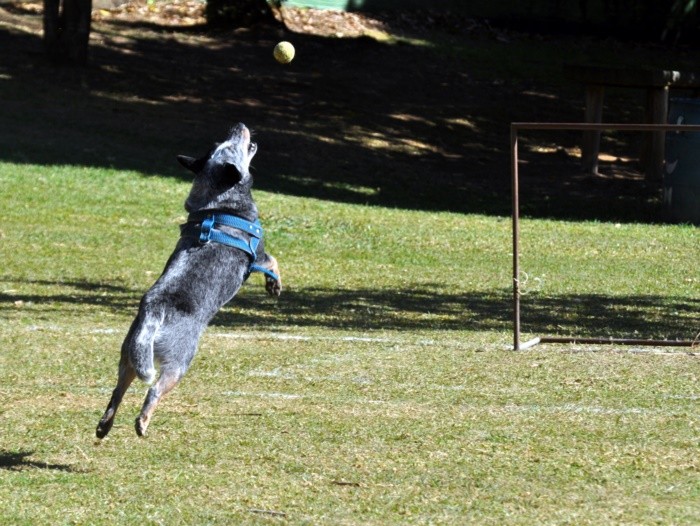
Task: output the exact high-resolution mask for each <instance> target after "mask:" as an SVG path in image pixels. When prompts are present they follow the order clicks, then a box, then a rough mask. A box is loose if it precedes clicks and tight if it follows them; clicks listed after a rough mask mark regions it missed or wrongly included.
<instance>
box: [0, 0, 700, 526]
mask: <svg viewBox="0 0 700 526" xmlns="http://www.w3.org/2000/svg"><path fill="white" fill-rule="evenodd" d="M147 4H148V5H146V3H145V2H142V5H141V8H140V11H139V10H138V9H136V10H132V9H131V8H127V9H125V10H123V11H122V14H121V15H114V14H110V12H109V11H104V10H101V11H100V12H97V13H96V14H95V18H94V20H93V22H94V24H93V31H92V41H91V53H92V54H91V64H90V66H89V67H88V68H85V69H77V68H56V67H51V66H49V65H48V64H46V63H45V62H44V61H43V59H42V45H41V44H42V43H41V38H40V36H41V28H42V19H41V9H42V8H41V5H40V4H36V3H22V4H10V5H3V6H0V49H3V51H4V50H6V49H7V50H8V51H7V52H5V53H0V99H1V100H2V101H3V103H2V105H1V106H2V110H0V209H1V210H2V213H1V214H0V257H1V260H0V261H1V264H0V349H1V350H0V525H5V524H8V525H10V524H11V525H32V526H35V525H44V524H45V525H52V526H53V525H56V524H80V525H93V524H100V525H101V524H104V525H114V524H118V525H122V524H125V525H131V524H134V525H136V524H138V525H144V524H146V525H157V524H163V525H174V524H187V525H200V524H221V525H238V524H290V525H304V524H309V525H326V524H329V525H358V526H359V525H363V526H364V525H378V526H379V525H381V526H385V525H405V524H419V525H423V524H426V525H427V524H430V525H433V524H435V525H437V524H445V525H455V524H459V525H462V524H475V525H487V526H488V525H494V526H501V525H509V526H518V525H527V526H531V525H572V526H573V525H576V526H582V525H664V526H665V525H682V526H686V525H687V526H691V525H692V526H695V525H697V524H700V505H699V503H700V460H699V457H698V448H699V447H700V406H699V401H700V388H699V387H698V377H700V362H698V359H699V357H698V355H699V353H698V349H697V348H695V349H687V348H685V349H674V348H664V349H654V348H635V347H626V348H623V347H609V346H608V347H606V346H568V345H567V346H555V345H540V346H536V347H534V348H532V349H529V350H528V351H525V352H520V353H515V352H512V351H509V347H510V345H511V344H512V335H511V303H510V301H511V253H510V252H511V224H510V218H509V217H508V212H509V203H510V201H509V195H508V193H509V186H508V166H509V157H508V155H509V154H508V151H509V150H508V125H509V123H510V122H513V121H530V120H538V121H540V120H549V121H552V122H556V121H575V120H577V119H580V117H581V115H582V110H583V109H582V104H583V90H582V87H581V86H580V85H577V84H574V83H572V82H571V80H570V79H567V78H566V77H565V74H564V72H563V71H564V70H563V68H562V66H563V65H564V64H566V63H568V62H571V61H576V62H589V61H593V60H595V61H600V62H602V63H604V64H608V65H615V66H616V67H619V66H621V65H631V66H634V65H635V64H639V63H640V62H643V63H645V64H647V65H649V64H655V65H660V66H663V67H666V68H671V67H676V65H678V66H677V67H678V68H679V69H692V67H695V66H694V65H695V64H696V63H697V50H692V49H689V48H688V49H686V48H675V49H669V48H665V47H663V46H655V45H642V44H635V43H630V42H627V43H625V42H618V41H613V40H612V39H600V38H597V37H586V38H584V37H581V38H579V37H576V38H573V37H567V36H564V35H560V36H557V35H528V34H525V33H519V32H515V31H503V30H500V29H499V30H495V29H494V28H492V27H491V26H490V25H489V24H488V23H481V22H480V23H478V24H476V25H473V24H469V23H465V24H463V27H462V28H461V29H460V28H459V27H455V28H452V27H449V28H447V29H449V31H443V30H441V29H440V28H439V27H435V26H432V29H431V24H428V23H427V22H428V21H426V24H425V26H426V27H425V28H424V29H426V31H422V29H423V25H424V24H423V22H421V23H419V24H412V23H411V21H410V18H409V19H408V20H404V23H399V24H398V26H397V27H396V28H395V29H396V30H397V31H399V32H401V31H404V30H405V31H407V33H406V34H405V35H404V37H402V38H394V37H393V36H392V37H391V38H388V39H384V40H383V41H382V40H381V39H380V40H379V41H378V40H377V39H376V38H375V37H371V35H370V37H371V38H370V37H368V36H365V37H363V38H337V37H336V35H337V34H338V31H336V30H335V29H334V27H335V26H334V25H333V24H335V22H333V24H329V26H328V27H327V30H328V31H327V32H326V35H325V36H319V35H313V34H304V33H303V32H298V33H294V32H292V31H286V30H284V29H282V28H267V29H261V30H260V31H258V30H255V31H248V30H237V31H221V32H216V31H215V32H207V31H203V30H202V28H201V27H199V28H198V27H192V26H191V22H182V25H178V23H177V17H176V18H175V19H173V20H171V15H170V14H168V13H172V11H171V10H169V9H165V7H164V8H163V10H162V16H160V17H156V18H154V17H151V16H149V15H148V13H151V12H155V11H157V10H158V8H159V7H158V6H163V5H164V4H163V3H161V2H155V3H154V2H148V3H147ZM179 4H180V5H181V7H187V6H189V7H193V6H194V7H196V5H197V4H196V3H193V2H180V3H179ZM166 7H168V6H166ZM189 7H188V8H189ZM139 12H140V13H142V15H143V13H146V14H145V15H143V16H141V15H138V13H139ZM120 16H124V17H125V18H119V17H120ZM314 16H316V17H317V15H314ZM139 17H141V18H139ZM400 18H403V17H397V20H396V22H400V20H399V19H400ZM334 20H335V18H334ZM350 25H352V24H350ZM413 25H415V29H417V30H420V31H418V34H417V35H413V32H412V31H409V30H411V26H413ZM402 28H403V30H402ZM388 30H392V31H393V29H392V28H391V27H389V29H388ZM453 30H454V31H457V33H456V34H453ZM431 32H432V33H435V34H429V33H431ZM412 35H413V36H415V37H416V38H408V37H411V36H412ZM283 38H285V39H289V40H290V41H293V42H294V44H295V47H296V48H297V57H296V58H295V61H294V62H293V63H292V64H290V65H289V66H285V67H282V66H280V65H279V64H277V63H275V62H274V60H273V59H272V56H271V52H272V47H273V46H274V44H275V43H276V42H277V41H279V40H281V39H283ZM424 44H425V45H424ZM631 91H632V90H610V93H609V94H608V95H609V96H608V97H607V98H606V113H605V119H606V120H608V121H609V122H616V121H625V122H635V121H638V120H639V118H641V117H640V116H642V115H643V106H644V101H645V99H644V96H643V94H642V93H641V90H639V93H636V94H632V93H631ZM635 97H636V98H635ZM236 120H242V121H243V122H245V123H246V124H247V125H249V126H250V127H251V128H252V129H253V130H255V132H256V133H257V135H256V140H257V141H258V143H259V145H260V152H259V154H258V155H257V156H256V158H255V161H254V163H253V164H254V166H255V171H254V172H253V174H254V176H255V177H256V188H257V190H256V191H255V196H256V199H257V202H258V205H259V208H260V210H261V219H262V222H263V225H264V227H265V230H266V246H267V248H268V249H269V251H270V252H271V253H272V254H273V255H274V256H275V257H277V259H278V260H279V262H280V267H281V272H282V278H283V282H284V290H283V292H282V296H281V297H280V298H279V300H273V299H270V298H269V297H267V295H266V294H265V291H264V288H263V282H262V281H263V280H262V278H261V276H259V275H253V276H252V277H251V278H250V281H249V283H248V284H247V285H246V286H245V287H244V288H243V290H242V291H241V292H240V294H239V295H238V296H237V297H236V298H235V299H234V300H233V301H232V302H231V304H230V305H227V306H226V307H225V308H224V309H222V311H221V312H220V313H219V314H218V315H217V316H216V317H215V319H214V320H213V322H212V324H211V326H210V327H209V329H208V330H207V331H206V333H205V334H204V336H203V338H202V341H201V345H200V349H199V353H198V355H197V357H196V358H195V360H194V362H193V365H192V367H191V368H190V370H189V372H188V374H187V376H186V377H185V378H184V380H183V381H182V382H181V384H180V385H179V386H178V388H177V389H175V390H174V391H173V392H172V393H171V394H170V395H169V396H168V397H166V398H165V399H164V400H163V402H162V403H161V405H160V406H159V408H158V410H157V411H156V413H155V415H154V418H153V421H152V422H151V425H150V427H149V430H148V436H147V437H146V438H144V439H140V438H138V437H137V436H136V434H135V432H134V426H133V422H134V419H135V417H136V416H137V413H138V411H139V408H140V406H141V403H142V401H143V398H144V395H145V391H146V388H145V386H144V385H141V384H138V383H135V384H134V385H133V387H132V388H131V390H130V391H129V392H128V393H127V395H126V397H125V400H124V403H123V404H122V406H121V408H120V411H119V414H118V415H117V419H116V423H115V426H114V428H113V429H112V431H111V433H110V435H109V437H108V438H107V439H106V440H104V441H102V442H98V441H97V440H96V439H95V427H96V425H97V422H98V420H99V418H100V417H101V415H102V413H103V411H104V408H105V406H106V404H107V402H108V399H109V397H110V394H111V391H112V389H113V388H114V385H115V382H116V374H117V361H118V357H119V348H120V345H121V342H122V339H123V338H124V336H125V334H126V332H127V329H128V327H129V324H130V323H131V321H132V319H133V317H134V315H135V313H136V309H137V306H138V302H139V300H140V298H141V295H142V294H143V293H144V292H145V291H146V290H147V289H148V287H150V286H151V284H152V283H153V282H154V281H155V279H156V278H157V277H158V276H159V274H160V272H161V271H162V268H163V266H164V264H165V261H166V259H167V257H168V256H169V255H170V252H171V250H172V248H173V247H174V245H175V242H176V238H177V236H178V225H179V224H180V223H182V222H183V221H184V219H185V213H184V210H183V207H182V203H183V202H184V199H185V197H186V194H187V192H188V191H189V184H190V183H189V181H187V180H186V179H183V178H181V177H182V176H184V172H183V171H176V166H177V163H175V161H174V156H175V155H176V154H179V153H183V154H190V155H196V154H198V153H201V152H200V151H199V149H200V147H206V146H207V145H208V144H210V143H211V142H213V141H214V140H216V139H217V137H218V136H219V134H220V133H222V132H223V131H224V130H225V129H226V127H227V126H229V125H230V124H232V123H233V122H236ZM579 140H580V137H579V135H578V134H577V135H574V134H552V135H551V136H550V135H547V136H546V137H544V136H540V135H536V134H532V136H530V135H528V137H527V138H524V139H523V141H522V144H523V159H524V161H526V162H524V164H523V173H524V175H523V178H524V179H523V183H524V184H523V196H522V201H523V215H524V219H523V223H522V261H521V263H522V270H523V275H522V276H521V281H522V283H523V291H524V293H525V295H524V296H523V300H522V322H523V331H524V334H523V339H525V338H529V337H530V336H541V335H561V336H571V335H575V336H616V337H640V338H641V337H643V338H655V339H663V338H666V339H673V338H682V339H691V340H692V339H694V338H696V337H697V335H698V333H699V332H700V274H699V273H698V263H697V262H698V261H700V230H699V229H698V227H691V226H684V225H667V224H659V223H655V221H657V220H658V219H657V218H658V208H659V205H660V195H661V193H660V191H659V188H657V187H656V186H655V183H649V182H647V181H644V179H643V177H641V175H640V174H639V173H638V172H637V171H636V168H635V166H636V165H635V162H636V155H637V154H638V137H633V138H630V137H628V136H627V135H622V134H612V135H606V136H604V137H603V142H602V146H601V152H602V153H604V154H606V159H608V160H607V161H605V163H601V165H602V166H603V168H604V175H605V176H604V177H584V176H580V174H579V165H580V162H579V158H578V153H577V152H578V142H579ZM611 159H612V160H611ZM688 350H690V351H692V352H687V351H688Z"/></svg>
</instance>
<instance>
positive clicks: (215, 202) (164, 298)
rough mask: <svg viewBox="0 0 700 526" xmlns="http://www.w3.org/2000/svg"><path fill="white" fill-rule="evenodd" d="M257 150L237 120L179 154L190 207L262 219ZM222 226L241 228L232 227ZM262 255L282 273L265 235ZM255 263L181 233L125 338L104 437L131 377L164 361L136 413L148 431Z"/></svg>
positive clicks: (276, 287) (268, 284)
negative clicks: (204, 151) (187, 173)
mask: <svg viewBox="0 0 700 526" xmlns="http://www.w3.org/2000/svg"><path fill="white" fill-rule="evenodd" d="M256 151H257V145H256V144H255V143H253V142H251V140H250V132H249V131H248V128H246V127H245V125H243V124H238V125H236V126H234V127H233V129H232V130H231V134H230V136H229V137H228V138H227V139H226V141H225V142H223V143H221V144H219V145H218V146H217V147H216V148H215V149H213V150H212V151H211V152H210V153H209V154H208V155H207V156H205V157H203V158H200V159H195V158H192V157H187V156H182V155H181V156H178V161H179V162H180V163H181V164H182V165H183V166H185V167H186V168H187V169H189V170H191V171H192V172H194V173H195V180H194V183H193V185H192V190H191V191H190V194H189V196H188V198H187V200H186V202H185V208H186V209H187V211H188V212H190V213H192V212H199V211H203V210H217V211H219V212H224V213H229V214H232V215H237V216H239V217H242V218H243V219H246V220H248V221H251V222H252V221H255V220H256V219H257V218H258V210H257V207H256V206H255V202H254V201H253V198H252V195H251V187H252V184H253V181H252V177H251V175H250V172H249V165H250V161H251V159H252V158H253V156H254V155H255V153H256ZM222 230H224V231H227V232H228V233H231V234H234V235H238V236H240V234H241V231H238V230H236V229H233V228H228V227H222ZM243 237H244V238H247V237H248V236H247V235H245V236H243ZM256 256H257V259H256V264H258V265H260V266H262V267H265V268H267V269H269V270H271V271H272V272H274V273H275V274H276V275H277V276H279V275H280V273H279V268H278V267H277V261H276V260H275V258H273V257H272V256H270V255H269V254H267V253H266V252H265V247H264V240H261V241H260V244H259V245H258V248H257V254H256ZM249 267H250V257H249V256H248V254H246V253H245V252H243V251H241V250H239V249H236V248H232V247H228V246H225V245H222V244H218V243H206V244H201V243H200V242H199V240H198V239H196V238H194V237H189V236H182V237H181V238H180V240H179V241H178V243H177V246H176V247H175V251H174V252H173V253H172V255H171V256H170V259H169V260H168V262H167V264H166V265H165V270H164V271H163V274H162V275H161V276H160V278H158V280H157V281H156V282H155V284H154V285H153V286H152V287H151V289H150V290H149V291H148V292H146V294H145V295H144V296H143V298H142V300H141V304H140V306H139V311H138V314H137V316H136V319H135V320H134V322H133V323H132V325H131V328H130V329H129V332H128V334H127V336H126V338H125V339H124V343H123V344H122V350H121V359H120V362H119V376H118V381H117V386H116V388H115V389H114V391H113V393H112V398H111V399H110V401H109V405H108V406H107V410H106V411H105V413H104V415H103V416H102V419H101V420H100V422H99V424H98V425H97V431H96V434H97V437H98V438H104V437H105V436H106V435H107V433H109V431H110V429H111V428H112V425H113V423H114V417H115V415H116V412H117V409H118V407H119V404H120V403H121V401H122V398H123V396H124V393H125V392H126V390H127V389H128V388H129V385H130V384H131V382H132V381H133V380H134V379H135V378H136V377H137V376H138V377H139V378H140V379H141V380H143V381H145V382H147V383H149V384H150V383H152V382H153V381H154V380H155V377H156V367H155V366H156V364H159V365H160V375H159V377H158V380H157V381H156V382H155V384H153V385H152V387H151V388H150V389H149V390H148V394H147V395H146V400H145V401H144V403H143V408H142V409H141V413H140V414H139V417H138V418H137V419H136V432H137V433H138V434H139V435H140V436H143V435H144V434H145V433H146V429H147V428H148V424H149V422H150V420H151V417H152V415H153V411H154V410H155V408H156V406H157V405H158V402H159V401H160V399H161V398H162V397H163V395H165V394H166V393H168V392H169V391H170V390H172V389H173V387H175V386H176V385H177V383H178V382H179V381H180V379H181V378H182V377H183V376H184V374H185V373H186V372H187V369H188V368H189V365H190V363H191V361H192V358H194V355H195V354H196V352H197V345H198V343H199V338H200V336H201V335H202V332H203V331H204V329H205V328H206V327H207V325H208V324H209V322H210V321H211V319H212V318H213V317H214V315H215V314H216V313H217V311H218V310H219V309H220V308H221V307H222V306H223V305H224V304H225V303H227V302H228V301H230V300H231V299H232V298H233V297H234V296H235V295H236V293H237V292H238V290H239V289H240V288H241V286H242V285H243V283H244V282H245V280H246V278H247V276H248V272H249ZM265 288H266V289H267V291H268V292H269V293H270V294H271V295H273V296H279V294H280V292H281V290H282V283H281V281H280V280H275V279H273V278H271V277H269V276H267V275H266V279H265Z"/></svg>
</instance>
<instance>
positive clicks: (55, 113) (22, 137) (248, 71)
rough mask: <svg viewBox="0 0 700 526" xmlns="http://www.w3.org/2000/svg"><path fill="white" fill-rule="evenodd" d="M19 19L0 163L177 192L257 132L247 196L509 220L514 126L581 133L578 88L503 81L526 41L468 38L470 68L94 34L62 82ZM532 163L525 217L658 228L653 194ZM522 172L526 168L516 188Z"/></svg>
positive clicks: (143, 34) (455, 59)
mask: <svg viewBox="0 0 700 526" xmlns="http://www.w3.org/2000/svg"><path fill="white" fill-rule="evenodd" d="M13 10H14V11H13V15H15V16H18V17H20V20H21V24H23V25H25V26H30V27H31V26H32V24H33V25H34V26H35V27H36V34H32V33H30V32H27V31H19V30H12V29H11V28H12V26H11V25H8V26H7V27H8V28H10V29H8V30H5V29H3V28H2V27H0V48H2V49H3V50H7V52H6V53H3V54H2V55H0V95H1V96H2V97H1V98H2V99H3V100H4V101H5V108H4V111H3V112H0V160H1V161H7V162H11V163H15V164H18V165H21V164H41V165H65V164H69V165H77V166H91V167H105V168H110V169H119V170H137V171H139V172H140V173H143V174H148V175H164V176H172V177H180V178H185V177H189V175H188V174H185V172H184V171H182V170H181V169H180V168H179V167H178V166H177V163H176V162H175V161H174V158H175V155H176V154H180V153H184V154H191V155H198V154H202V153H204V152H206V151H207V149H208V148H209V147H210V146H211V144H212V143H213V142H214V141H216V140H221V138H222V137H223V135H224V134H225V133H226V131H227V129H228V127H229V126H231V125H232V124H233V123H234V122H236V121H239V120H240V121H243V122H245V123H246V124H247V125H248V126H249V127H250V128H251V129H253V130H254V131H256V132H257V134H256V140H257V141H258V143H259V146H260V150H259V154H258V155H257V156H256V158H255V160H254V163H253V164H254V170H253V174H254V175H255V177H256V188H259V189H263V190H267V191H270V192H276V193H283V194H289V195H295V196H305V197H314V198H319V199H326V200H334V201H339V202H348V203H359V204H369V205H374V206H389V207H399V208H407V209H419V210H448V211H455V212H461V213H482V214H490V215H508V214H509V213H510V182H509V166H510V160H509V144H508V138H509V123H510V122H512V121H532V120H542V116H543V115H546V116H547V120H551V121H562V122H563V121H576V120H579V119H580V118H581V117H580V116H581V104H582V96H581V93H580V86H577V85H575V84H573V83H564V84H561V85H558V84H557V81H560V80H561V79H556V81H555V82H554V83H552V82H551V80H552V79H550V80H549V81H536V80H534V78H516V77H515V76H512V77H511V76H508V77H507V78H502V77H504V76H505V74H504V73H503V70H504V64H501V63H500V62H507V61H512V64H513V65H517V61H518V58H517V56H518V53H516V51H517V48H518V46H519V45H520V43H519V42H514V43H512V44H511V45H507V46H506V45H504V44H503V43H499V42H498V41H497V40H496V41H492V40H490V39H486V40H477V41H470V40H467V39H466V38H465V41H464V42H462V43H461V44H460V45H461V46H464V47H465V48H466V49H467V50H468V52H464V53H457V52H450V53H442V52H438V51H436V49H434V48H432V47H431V46H430V45H423V46H417V45H409V44H401V43H396V44H388V43H386V42H378V41H375V40H373V39H370V38H352V39H348V38H325V37H319V36H314V35H307V34H290V33H289V32H287V31H284V30H280V29H277V28H267V29H262V30H259V31H252V30H241V31H236V32H225V33H200V32H198V31H196V30H191V29H188V30H185V29H183V28H172V27H171V28H167V29H166V28H163V27H155V26H152V25H148V24H146V25H141V26H138V24H134V23H124V22H113V23H100V24H96V25H95V27H94V28H93V44H92V49H91V53H92V64H91V66H90V67H89V68H87V69H85V70H77V69H58V68H54V67H51V66H49V65H47V64H46V63H45V62H44V60H43V57H42V45H41V39H40V38H39V36H38V35H39V28H40V22H41V21H40V16H39V15H38V14H36V13H31V12H28V11H26V12H23V10H22V8H21V7H17V6H15V7H14V8H13ZM285 38H286V39H290V40H293V41H294V43H295V46H296V47H297V58H296V60H295V61H294V62H293V63H292V64H290V65H288V66H285V67H281V66H280V65H279V64H277V63H275V62H274V60H272V58H271V49H272V47H273V46H274V44H275V42H277V41H279V40H282V39H285ZM523 44H524V45H525V46H527V45H528V44H527V42H526V41H525V42H523ZM542 50H543V53H544V55H543V56H542V57H541V58H538V59H537V60H536V61H535V62H534V63H533V67H538V65H539V66H542V67H544V66H543V64H546V63H551V60H548V58H549V59H553V58H555V57H558V56H560V55H561V54H565V50H559V49H557V48H556V47H554V46H545V47H542ZM484 61H490V62H488V64H486V65H485V64H484ZM475 70H476V71H478V72H479V73H477V74H475V73H474V71H475ZM499 72H500V73H499ZM533 77H536V76H535V75H533ZM538 84H543V85H538ZM629 106H633V107H634V106H635V105H634V104H627V106H624V107H621V108H618V105H616V104H611V108H610V111H609V114H606V115H607V118H609V119H610V120H611V121H615V120H620V121H630V120H632V121H634V119H635V117H634V116H629V115H627V114H626V113H625V112H627V111H629V110H628V109H627V108H628V107H629ZM606 111H607V110H606ZM579 135H580V134H571V133H563V132H562V133H557V134H550V135H548V138H549V139H548V140H550V141H551V142H553V143H556V146H557V148H564V147H568V148H569V149H570V148H571V147H574V146H575V145H577V144H578V143H579V142H580V136H579ZM527 139H528V138H526V137H523V140H522V143H523V145H524V146H527V144H528V143H527ZM604 146H605V144H604ZM625 146H629V145H628V144H626V145H625ZM557 148H555V150H556V151H559V150H558V149H557ZM535 149H536V150H537V151H539V152H540V153H538V154H537V156H538V157H539V158H541V159H542V160H546V161H547V163H548V164H547V163H545V167H544V169H542V170H541V173H543V174H546V176H544V179H542V177H541V178H540V180H539V181H535V183H538V182H539V183H540V184H539V185H537V186H536V185H530V184H527V182H525V183H526V184H523V189H524V192H525V193H527V192H528V191H530V189H532V191H531V194H530V195H525V196H524V198H525V199H524V203H526V206H527V209H526V210H524V212H525V213H526V214H528V215H530V216H532V217H557V218H567V219H601V220H615V221H628V220H631V221H634V220H637V221H638V220H649V219H650V218H651V219H654V218H655V217H657V216H658V204H659V202H660V200H659V198H660V192H659V189H658V188H656V187H651V188H645V187H644V186H643V185H641V184H640V183H639V181H632V182H630V184H626V185H621V184H613V183H612V182H610V181H607V180H603V179H601V180H594V181H591V180H589V179H580V178H579V179H576V178H575V177H573V176H575V175H577V174H578V173H579V172H580V163H579V162H578V159H574V158H568V159H566V158H564V159H563V158H562V156H561V155H559V154H557V153H553V154H552V153H541V152H542V151H543V150H542V149H538V148H535ZM628 149H629V148H628ZM633 149H636V147H635V148H633ZM562 151H563V150H562ZM552 161H556V162H554V164H556V167H555V166H554V164H552ZM560 161H561V162H560ZM532 171H533V170H524V172H525V174H526V175H524V178H525V179H527V177H529V175H530V174H531V173H532ZM542 189H543V191H542V192H540V190H542ZM543 194H544V198H543ZM648 201H650V204H648V205H647V204H646V203H647V202H648ZM640 203H641V205H642V206H640Z"/></svg>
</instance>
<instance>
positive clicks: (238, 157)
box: [177, 123, 258, 212]
mask: <svg viewBox="0 0 700 526" xmlns="http://www.w3.org/2000/svg"><path fill="white" fill-rule="evenodd" d="M257 150H258V146H257V144H255V143H254V142H251V140H250V131H249V130H248V128H246V127H245V125H244V124H242V123H239V124H237V125H236V126H234V127H233V128H232V129H231V133H230V135H229V137H228V138H227V139H226V140H225V141H224V142H222V143H220V144H218V145H217V146H216V147H215V148H214V149H213V150H211V151H210V152H209V153H208V154H207V155H205V156H204V157H200V158H195V157H189V156H187V155H178V156H177V160H178V161H179V162H180V164H181V165H182V166H184V167H185V168H187V169H188V170H190V171H191V172H193V173H194V174H195V180H194V184H193V185H192V190H191V191H190V195H189V197H188V198H187V201H186V202H185V208H186V209H187V210H188V211H190V212H191V211H194V210H202V209H218V208H229V209H233V210H236V209H238V208H240V207H241V206H245V205H247V203H246V202H245V201H248V200H250V188H251V186H252V184H253V180H252V177H251V175H250V172H249V170H248V168H249V166H250V161H251V160H252V159H253V156H254V155H255V153H256V152H257Z"/></svg>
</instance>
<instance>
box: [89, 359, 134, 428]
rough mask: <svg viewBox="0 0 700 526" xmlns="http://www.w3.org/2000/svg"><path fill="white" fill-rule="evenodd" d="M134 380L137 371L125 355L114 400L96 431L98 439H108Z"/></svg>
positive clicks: (121, 363) (120, 362) (113, 392)
mask: <svg viewBox="0 0 700 526" xmlns="http://www.w3.org/2000/svg"><path fill="white" fill-rule="evenodd" d="M134 378H136V371H134V368H133V367H132V366H131V363H130V362H129V358H128V356H127V355H126V354H125V353H123V354H122V357H121V360H120V361H119V378H118V380H117V387H115V388H114V391H112V398H111V399H110V400H109V404H107V410H106V411H105V413H104V415H102V418H101V419H100V422H99V423H98V424H97V430H96V431H95V434H96V435H97V438H104V437H106V436H107V433H109V431H110V430H111V429H112V425H113V424H114V417H115V416H116V414H117V409H119V404H121V402H122V398H124V393H126V390H127V389H128V388H129V386H130V385H131V382H133V381H134Z"/></svg>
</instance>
